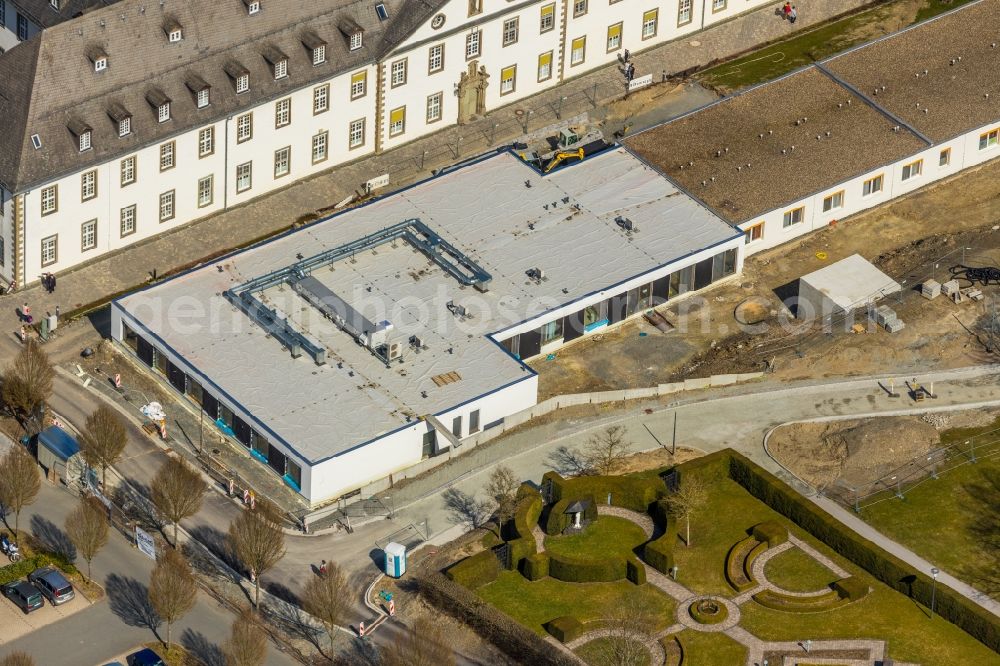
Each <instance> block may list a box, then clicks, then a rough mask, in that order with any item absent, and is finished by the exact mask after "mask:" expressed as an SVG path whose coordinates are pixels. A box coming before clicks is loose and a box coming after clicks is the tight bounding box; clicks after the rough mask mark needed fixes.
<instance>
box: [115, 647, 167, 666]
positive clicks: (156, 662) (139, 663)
mask: <svg viewBox="0 0 1000 666" xmlns="http://www.w3.org/2000/svg"><path fill="white" fill-rule="evenodd" d="M125 661H126V662H128V666H166V665H165V664H164V663H163V659H161V658H160V655H158V654H156V653H155V652H153V651H152V650H150V649H149V648H143V649H142V650H139V651H138V652H133V653H132V654H130V655H129V656H128V658H126V659H125Z"/></svg>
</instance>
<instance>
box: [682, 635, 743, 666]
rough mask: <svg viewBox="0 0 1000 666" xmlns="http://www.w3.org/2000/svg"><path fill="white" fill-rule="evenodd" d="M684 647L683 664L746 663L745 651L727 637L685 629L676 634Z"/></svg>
mask: <svg viewBox="0 0 1000 666" xmlns="http://www.w3.org/2000/svg"><path fill="white" fill-rule="evenodd" d="M677 636H678V638H680V640H681V645H682V646H683V647H684V664H685V665H687V664H691V666H735V665H737V664H743V663H745V662H746V658H747V649H746V648H745V647H743V646H742V645H740V644H739V643H737V642H736V641H734V640H733V639H732V638H730V637H729V636H726V635H725V634H719V633H711V634H710V633H704V632H701V631H694V630H692V629H685V630H684V631H682V632H681V633H679V634H677Z"/></svg>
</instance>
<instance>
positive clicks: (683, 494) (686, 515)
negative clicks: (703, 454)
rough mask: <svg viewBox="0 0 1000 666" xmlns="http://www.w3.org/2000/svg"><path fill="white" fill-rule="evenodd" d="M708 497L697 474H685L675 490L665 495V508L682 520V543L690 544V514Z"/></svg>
mask: <svg viewBox="0 0 1000 666" xmlns="http://www.w3.org/2000/svg"><path fill="white" fill-rule="evenodd" d="M707 497H708V491H707V490H706V489H705V484H704V483H703V482H702V480H701V479H700V478H699V477H697V476H685V477H683V478H682V479H681V485H680V487H679V488H678V489H677V491H676V492H675V493H674V494H672V495H668V496H667V508H668V509H669V511H670V513H671V514H672V515H673V516H675V517H676V518H678V519H683V520H684V525H685V527H684V545H685V546H690V545H691V516H692V515H693V514H694V513H695V512H696V511H698V510H699V509H700V508H701V506H702V504H704V503H705V500H706V499H707Z"/></svg>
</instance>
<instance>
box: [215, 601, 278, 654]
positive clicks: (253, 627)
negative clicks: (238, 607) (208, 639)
mask: <svg viewBox="0 0 1000 666" xmlns="http://www.w3.org/2000/svg"><path fill="white" fill-rule="evenodd" d="M222 654H223V656H224V657H225V660H226V666H263V664H264V660H265V659H266V658H267V637H266V636H265V634H264V630H263V629H261V627H260V624H259V623H258V622H257V618H256V617H254V614H253V612H252V611H250V610H249V609H245V610H243V612H241V613H240V614H239V616H237V618H236V620H235V621H234V622H233V626H232V628H231V629H230V630H229V640H227V641H226V643H225V645H223V647H222Z"/></svg>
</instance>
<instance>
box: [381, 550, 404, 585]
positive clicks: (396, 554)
mask: <svg viewBox="0 0 1000 666" xmlns="http://www.w3.org/2000/svg"><path fill="white" fill-rule="evenodd" d="M382 552H383V553H385V575H386V576H392V577H393V578H399V577H400V576H402V575H403V574H404V573H406V546H404V545H403V544H401V543H395V542H393V543H390V544H389V545H388V546H386V547H385V549H384V550H383V551H382Z"/></svg>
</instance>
